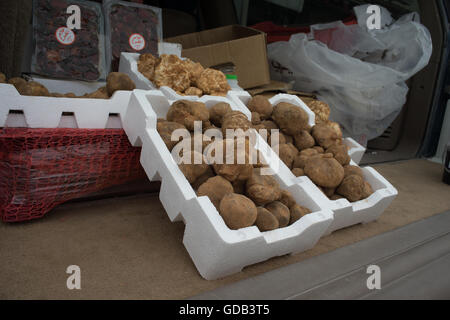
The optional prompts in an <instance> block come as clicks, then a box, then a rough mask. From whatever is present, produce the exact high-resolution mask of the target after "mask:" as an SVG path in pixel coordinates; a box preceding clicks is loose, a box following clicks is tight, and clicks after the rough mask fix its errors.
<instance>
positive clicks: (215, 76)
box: [196, 68, 230, 95]
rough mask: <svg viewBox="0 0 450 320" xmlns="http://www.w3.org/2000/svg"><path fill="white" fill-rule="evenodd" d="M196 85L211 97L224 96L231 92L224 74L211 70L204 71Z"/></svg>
mask: <svg viewBox="0 0 450 320" xmlns="http://www.w3.org/2000/svg"><path fill="white" fill-rule="evenodd" d="M196 84H197V87H198V88H200V89H201V90H202V91H203V92H204V93H206V94H211V95H223V94H226V93H227V92H228V90H230V85H229V84H228V81H227V78H226V77H225V75H224V74H223V72H221V71H219V70H215V69H211V68H207V69H205V70H203V72H202V73H201V74H200V77H199V78H198V80H197V81H196Z"/></svg>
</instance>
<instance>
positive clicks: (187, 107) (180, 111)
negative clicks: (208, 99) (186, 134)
mask: <svg viewBox="0 0 450 320" xmlns="http://www.w3.org/2000/svg"><path fill="white" fill-rule="evenodd" d="M167 120H169V121H174V122H178V123H180V124H182V125H184V126H185V127H186V128H187V129H188V130H189V131H193V130H194V121H202V122H203V123H204V122H206V121H208V120H209V111H208V109H207V108H206V106H205V104H204V103H202V102H196V101H189V100H178V101H175V102H174V103H173V104H172V105H171V106H170V108H169V111H168V112H167Z"/></svg>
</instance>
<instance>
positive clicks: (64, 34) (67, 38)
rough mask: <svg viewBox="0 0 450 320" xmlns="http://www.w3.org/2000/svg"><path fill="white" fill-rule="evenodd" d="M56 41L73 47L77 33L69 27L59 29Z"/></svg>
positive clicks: (56, 33)
mask: <svg viewBox="0 0 450 320" xmlns="http://www.w3.org/2000/svg"><path fill="white" fill-rule="evenodd" d="M55 37H56V40H58V42H59V43H61V44H63V45H66V46H67V45H71V44H72V43H74V41H75V33H74V32H73V31H72V30H70V29H69V28H67V27H59V28H58V29H56V31H55Z"/></svg>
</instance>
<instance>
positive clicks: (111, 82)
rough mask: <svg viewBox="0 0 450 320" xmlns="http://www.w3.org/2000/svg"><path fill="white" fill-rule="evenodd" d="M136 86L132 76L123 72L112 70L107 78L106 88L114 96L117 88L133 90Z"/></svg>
mask: <svg viewBox="0 0 450 320" xmlns="http://www.w3.org/2000/svg"><path fill="white" fill-rule="evenodd" d="M135 88H136V86H135V85H134V82H133V80H131V79H130V77H129V76H128V75H127V74H125V73H122V72H111V73H110V74H109V75H108V77H107V78H106V90H107V91H108V95H109V96H112V95H113V93H114V92H116V91H117V90H133V89H135Z"/></svg>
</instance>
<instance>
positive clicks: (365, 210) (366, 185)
mask: <svg viewBox="0 0 450 320" xmlns="http://www.w3.org/2000/svg"><path fill="white" fill-rule="evenodd" d="M231 99H232V100H233V101H234V102H235V103H237V104H239V103H242V105H248V104H249V103H250V101H251V96H250V95H249V94H248V93H246V92H233V93H231ZM268 101H269V103H270V104H271V105H272V107H274V106H276V105H278V104H279V103H280V102H288V103H291V104H293V105H296V106H298V107H299V108H301V109H302V110H304V111H305V112H306V113H307V114H308V117H309V120H308V124H309V125H310V126H314V124H315V123H314V116H311V113H312V111H311V110H310V109H309V108H308V107H307V106H306V104H305V103H303V101H301V99H299V98H298V97H297V96H294V95H287V94H278V95H275V96H274V97H272V98H271V99H269V100H268ZM242 105H241V107H243V106H242ZM249 111H251V110H249ZM262 112H263V111H262ZM319 127H320V126H318V127H316V128H314V127H313V130H312V131H311V133H312V135H313V136H314V134H315V133H314V131H315V129H316V131H319V129H318V128H319ZM316 137H317V134H316ZM316 140H317V139H316ZM312 142H313V143H312V144H315V143H314V140H313V141H312ZM294 143H297V141H294ZM330 144H331V143H330ZM343 144H344V145H345V146H347V149H348V150H346V148H345V147H343V148H340V147H336V146H330V147H329V149H327V148H320V149H322V152H325V153H326V152H333V155H332V157H333V158H335V159H338V160H339V161H341V162H342V163H340V164H341V165H342V166H343V167H344V169H345V170H344V171H342V172H341V173H340V174H339V175H340V176H339V175H338V176H339V177H338V180H339V181H341V182H340V185H338V186H334V185H332V184H333V183H332V182H331V183H330V180H332V178H333V177H330V176H327V177H324V178H322V179H323V180H324V181H323V182H322V181H320V177H315V176H314V172H313V171H315V170H316V168H314V167H313V165H311V166H309V167H308V168H305V167H303V168H301V170H299V169H296V168H295V167H297V166H299V165H296V164H295V162H296V161H298V160H299V159H298V158H301V157H299V156H300V154H302V153H303V152H308V151H314V150H311V149H310V148H311V146H308V148H309V150H308V151H300V152H299V153H298V154H297V156H296V158H294V159H293V161H292V162H293V165H291V167H292V168H294V169H293V170H292V171H291V169H290V168H289V167H288V166H287V165H286V164H285V163H282V164H281V165H280V172H283V175H284V176H285V177H286V178H287V179H288V181H289V180H290V181H293V182H294V183H295V182H299V181H304V180H305V179H306V180H309V181H311V179H313V180H316V181H314V182H315V183H316V184H314V183H312V184H313V186H314V187H315V188H317V189H319V187H318V185H320V184H322V185H325V184H327V183H330V186H329V187H328V186H323V187H320V189H319V190H322V191H323V192H319V193H316V194H318V197H319V199H318V201H319V202H320V203H321V205H322V206H323V207H326V208H330V209H331V210H332V211H333V212H334V219H333V222H332V223H331V225H330V226H329V228H328V231H327V234H329V233H331V232H333V231H335V230H338V229H341V228H345V227H348V226H351V225H354V224H358V223H367V222H370V221H373V220H376V219H378V217H379V216H380V215H381V214H382V213H383V212H384V210H385V209H386V208H387V207H388V206H389V205H390V203H391V202H392V200H393V199H394V198H395V197H396V195H397V190H396V189H395V188H394V187H393V186H392V185H391V184H390V183H389V182H388V181H387V180H386V179H385V178H384V177H383V176H381V175H380V174H379V173H378V172H377V171H376V170H375V169H373V168H371V167H362V168H360V167H358V166H357V163H358V162H359V161H360V160H361V157H362V155H363V154H364V148H363V147H362V146H360V145H359V144H358V143H356V142H355V141H354V140H353V139H351V138H345V139H343ZM327 147H328V146H327ZM314 148H317V147H314ZM323 149H325V150H323ZM342 149H343V150H342ZM341 151H342V152H343V153H341V154H340V155H338V153H339V152H341ZM345 151H347V154H348V156H349V158H347V159H345V157H346V154H345ZM342 156H343V157H344V159H343V160H341V158H342ZM280 157H281V158H283V154H282V151H281V150H280ZM340 157H341V158H340ZM304 159H306V158H304ZM335 159H333V160H331V159H329V160H320V162H324V163H325V162H326V163H325V165H328V163H329V162H331V161H333V162H332V163H331V165H336V167H341V166H340V165H339V164H337V163H338V162H336V161H334V160H335ZM300 162H301V159H300ZM344 164H345V165H344ZM314 165H317V164H314ZM302 166H304V165H302ZM337 169H339V168H337ZM296 170H297V171H296ZM339 170H342V167H341V168H340V169H339ZM351 170H354V171H352V172H350V171H351ZM355 170H356V171H357V172H356V173H355ZM308 171H309V172H308ZM294 173H296V174H294ZM297 173H298V174H297ZM351 175H353V177H351V178H347V176H351ZM354 175H357V176H359V177H361V179H360V178H359V177H357V178H355V177H354ZM308 176H309V177H308ZM310 177H311V179H310ZM342 177H344V178H342ZM352 179H353V180H357V181H352ZM344 181H345V183H344ZM355 185H358V186H363V187H362V188H361V190H353V188H354V186H355ZM355 189H356V188H355ZM325 193H328V194H327V195H325ZM336 193H340V194H341V195H339V194H336ZM342 194H344V195H346V198H345V197H344V196H342ZM338 198H339V199H338Z"/></svg>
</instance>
